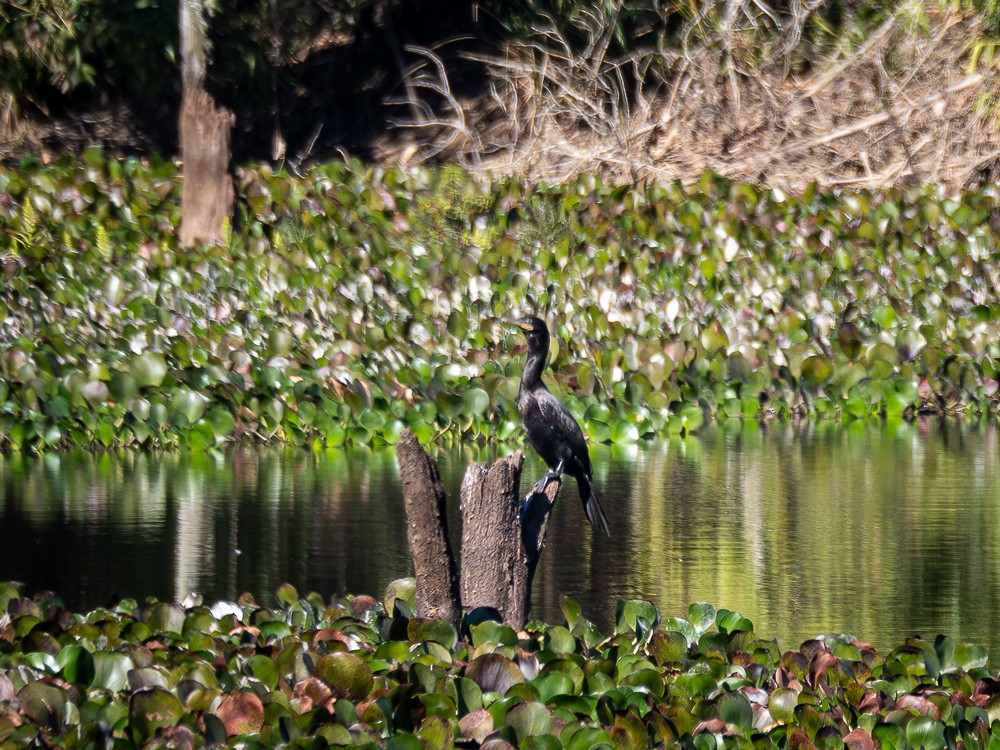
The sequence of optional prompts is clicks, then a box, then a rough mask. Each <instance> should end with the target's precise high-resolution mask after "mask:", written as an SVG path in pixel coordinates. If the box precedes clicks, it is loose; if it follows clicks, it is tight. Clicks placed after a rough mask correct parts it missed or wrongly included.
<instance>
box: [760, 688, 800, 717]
mask: <svg viewBox="0 0 1000 750" xmlns="http://www.w3.org/2000/svg"><path fill="white" fill-rule="evenodd" d="M798 700H799V694H798V692H797V691H795V690H792V689H791V688H778V689H776V690H773V691H772V692H771V696H770V698H768V702H767V707H768V710H769V711H770V712H771V716H773V717H774V720H775V721H780V722H782V723H785V724H788V723H790V722H791V721H792V720H793V719H794V718H795V706H796V705H797V704H798Z"/></svg>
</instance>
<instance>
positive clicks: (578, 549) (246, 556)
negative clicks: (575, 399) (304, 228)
mask: <svg viewBox="0 0 1000 750" xmlns="http://www.w3.org/2000/svg"><path fill="white" fill-rule="evenodd" d="M996 438H997V436H996V429H995V427H994V426H992V425H988V426H983V427H979V426H974V425H955V424H943V425H936V424H935V425H934V426H932V425H930V424H927V423H916V424H912V425H908V424H898V425H895V426H893V427H888V428H884V427H881V426H865V425H861V424H854V425H851V426H850V427H847V428H843V427H839V426H833V425H808V426H805V427H792V426H788V425H771V426H768V427H767V429H766V430H763V431H758V430H757V429H744V428H743V427H742V426H740V425H736V428H735V429H734V430H728V429H708V430H704V431H702V433H701V434H700V435H699V436H698V437H697V438H693V439H688V440H684V441H671V442H666V441H664V442H659V443H654V444H647V445H642V446H638V447H630V448H621V447H607V446H598V447H597V448H595V450H594V459H595V460H594V464H595V479H596V482H597V486H598V488H600V489H601V490H602V496H603V497H604V498H605V499H606V505H607V508H608V513H609V516H610V520H611V526H612V532H613V534H614V538H613V539H611V540H608V539H605V538H603V537H601V538H595V536H594V535H593V534H592V533H591V531H590V529H589V527H588V526H587V525H586V523H585V519H584V517H583V511H582V508H581V507H580V503H579V500H578V497H577V494H576V487H575V486H574V485H573V483H572V482H570V483H569V484H568V485H567V487H566V489H565V490H564V494H563V496H562V499H561V500H560V505H559V507H558V508H557V510H556V513H555V516H554V518H553V522H552V524H551V525H550V532H549V544H548V549H547V550H546V552H545V553H544V554H543V555H542V561H541V565H540V569H539V572H538V575H537V583H536V591H535V592H534V596H533V601H534V602H536V606H537V609H536V611H535V613H534V614H535V615H536V616H538V617H540V618H542V619H545V620H548V621H559V620H560V619H561V614H560V611H559V599H560V596H561V595H562V594H566V595H569V596H571V597H573V598H575V599H577V600H579V601H580V602H581V604H582V605H583V607H584V611H585V612H586V613H587V615H588V616H590V617H591V618H592V619H594V620H595V621H597V622H598V623H600V624H601V625H603V626H604V627H607V626H609V625H610V622H611V620H612V618H613V613H614V606H615V601H616V600H617V599H618V598H646V599H651V600H652V601H654V602H656V603H657V604H658V605H659V607H660V608H661V610H662V611H663V612H664V615H665V616H671V615H683V614H684V613H685V611H686V608H687V605H688V603H690V602H693V601H709V602H712V603H714V604H716V605H717V606H720V607H727V608H729V609H736V610H739V611H741V612H743V613H744V614H745V615H747V616H748V617H750V618H751V619H752V620H753V621H754V622H755V624H756V625H757V630H758V631H759V632H760V633H762V634H765V635H769V636H770V635H773V636H776V637H777V638H778V640H779V643H780V644H781V645H782V646H783V647H786V648H787V647H791V646H794V645H797V644H798V643H799V642H801V641H802V640H804V639H806V638H808V637H812V636H814V635H816V634H819V633H824V632H827V633H829V632H849V633H852V634H854V635H856V636H858V637H861V638H865V639H868V640H871V641H873V642H874V643H875V644H876V645H877V646H879V647H881V648H886V647H888V646H891V645H894V644H896V643H898V642H899V641H900V640H901V639H902V638H903V637H905V636H907V635H910V634H913V633H918V632H919V633H922V634H923V635H925V636H928V637H930V636H933V635H935V634H936V633H938V632H947V633H948V634H950V635H953V636H955V637H958V638H961V639H964V640H968V641H972V642H975V643H979V644H982V645H985V646H988V647H990V648H991V650H993V651H997V648H998V647H1000V633H997V632H994V631H993V629H992V628H991V614H992V612H994V611H996V608H997V605H998V604H1000V583H998V582H1000V575H998V574H1000V523H998V522H1000V481H998V462H997V458H998V456H997V439H996ZM490 458H491V454H490V453H489V451H478V450H476V449H473V448H469V447H459V448H455V449H452V450H447V451H443V452H442V454H441V455H440V456H439V462H440V464H441V470H442V475H443V477H444V481H445V486H446V488H447V490H448V494H449V498H451V500H452V501H453V502H452V508H451V519H452V522H453V524H455V523H457V520H458V518H457V516H458V511H457V508H456V507H455V505H457V496H458V488H459V485H460V482H461V474H462V472H463V471H464V468H465V466H466V465H467V464H468V462H469V461H471V460H474V459H475V460H481V461H486V460H489V459H490ZM544 471H545V467H544V466H542V464H541V462H540V461H538V460H537V459H536V458H535V457H534V456H531V457H530V458H529V460H528V462H527V464H526V467H525V472H526V476H525V481H524V486H525V487H527V483H528V482H529V481H534V480H535V479H537V478H538V477H539V476H541V474H542V473H544ZM0 519H2V523H3V529H4V543H3V544H2V545H0V579H16V580H22V581H25V582H26V583H27V584H28V588H29V589H30V590H37V589H41V588H50V589H54V590H56V591H58V592H60V593H61V594H62V595H63V598H64V600H65V601H66V602H67V604H69V605H70V606H73V607H75V608H90V607H93V606H96V605H99V604H106V603H108V601H109V600H111V599H113V598H114V597H116V596H128V597H135V598H138V599H143V598H145V597H146V596H156V597H158V598H164V599H181V598H183V597H184V596H185V595H186V594H187V593H188V592H190V591H200V592H202V593H203V594H204V595H205V596H206V597H208V598H210V599H214V598H234V597H236V596H237V595H239V594H240V593H242V592H244V591H249V592H252V593H253V594H254V595H255V596H257V597H258V598H261V599H264V600H270V597H271V594H272V592H274V590H275V589H276V588H277V586H278V585H279V584H280V583H282V582H283V581H290V582H291V583H293V584H294V585H295V586H296V587H298V588H299V589H300V590H316V591H319V592H320V593H322V594H324V595H327V596H328V595H330V594H335V593H338V594H339V593H346V592H353V593H362V592H364V593H375V594H379V593H381V592H382V591H383V589H384V587H385V585H386V584H387V583H388V582H389V581H391V580H392V579H394V578H398V577H400V576H404V575H408V574H410V572H411V570H412V566H411V563H410V561H409V555H408V552H407V548H406V536H405V524H404V521H403V507H402V498H401V495H400V488H399V479H398V475H397V472H396V468H395V458H394V454H393V452H392V450H391V449H387V450H380V451H371V450H367V449H353V450H349V451H340V452H329V453H320V454H314V453H311V452H308V451H296V450H267V451H249V450H244V451H236V452H232V453H228V454H225V455H219V454H215V455H211V454H207V455H202V454H184V455H180V454H177V455H165V456H163V455H146V454H126V453H123V454H106V455H100V456H97V457H95V456H93V455H91V454H88V453H67V454H59V455H55V454H53V455H46V456H43V457H41V458H38V457H30V456H19V455H8V456H0ZM452 534H453V537H454V538H455V539H456V540H457V539H458V538H459V533H458V529H457V526H454V527H453V529H452Z"/></svg>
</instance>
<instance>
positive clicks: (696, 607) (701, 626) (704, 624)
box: [688, 602, 717, 635]
mask: <svg viewBox="0 0 1000 750" xmlns="http://www.w3.org/2000/svg"><path fill="white" fill-rule="evenodd" d="M716 614H717V611H716V609H715V607H714V606H712V605H711V604H708V603H707V602H696V603H694V604H691V605H689V606H688V620H689V621H690V622H691V627H693V628H694V631H695V633H696V634H697V635H701V634H702V633H704V632H705V631H706V630H708V629H709V628H710V627H712V626H713V625H714V624H715V617H716Z"/></svg>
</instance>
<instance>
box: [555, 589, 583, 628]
mask: <svg viewBox="0 0 1000 750" xmlns="http://www.w3.org/2000/svg"><path fill="white" fill-rule="evenodd" d="M559 608H560V609H561V610H562V613H563V617H565V618H566V627H568V628H569V629H570V631H571V632H576V626H577V624H578V623H579V622H580V620H581V619H582V618H583V610H582V609H581V608H580V605H579V604H577V602H576V601H575V600H573V599H570V598H569V597H568V596H565V595H564V596H561V597H560V598H559Z"/></svg>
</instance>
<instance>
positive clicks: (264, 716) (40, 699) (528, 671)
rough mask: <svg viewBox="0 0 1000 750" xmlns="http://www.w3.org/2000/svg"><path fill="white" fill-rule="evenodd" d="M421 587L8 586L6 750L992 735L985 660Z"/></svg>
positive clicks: (634, 608) (916, 741)
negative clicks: (457, 621)
mask: <svg viewBox="0 0 1000 750" xmlns="http://www.w3.org/2000/svg"><path fill="white" fill-rule="evenodd" d="M413 597H414V588H413V583H412V580H406V579H401V580H399V581H396V582H394V583H393V584H391V585H390V586H389V589H388V590H387V592H386V596H385V597H384V598H383V599H382V600H376V599H374V598H372V597H368V596H357V597H353V598H348V599H338V600H334V601H331V602H326V601H324V600H323V598H322V597H320V596H319V595H318V594H315V593H311V594H309V595H308V596H299V594H298V593H297V592H296V591H295V589H294V588H293V587H292V586H290V585H288V584H285V585H283V586H282V587H280V588H279V589H278V591H277V599H276V603H275V604H274V606H266V605H260V604H257V603H256V602H255V601H254V599H253V597H251V596H250V595H243V596H242V597H240V599H239V600H238V601H237V602H216V603H207V602H202V601H201V600H200V599H199V598H198V597H197V596H192V597H189V599H188V600H186V601H185V602H183V603H169V602H160V601H156V600H152V599H151V600H148V601H146V602H145V603H142V604H140V603H137V602H135V601H121V602H118V603H117V604H114V605H112V606H110V607H108V608H98V609H95V610H92V611H90V612H79V613H78V612H71V611H68V610H67V609H65V608H64V607H62V606H61V603H60V601H59V599H58V597H57V596H56V595H54V594H51V593H44V594H39V595H36V596H34V597H25V596H23V595H22V593H21V592H20V590H19V589H18V587H17V586H16V585H11V584H0V605H2V609H3V610H4V611H5V612H6V613H7V614H5V615H4V616H3V618H2V619H0V748H15V747H24V746H26V745H32V744H40V745H45V746H46V747H61V748H68V749H69V748H94V747H107V746H111V745H112V744H113V745H114V746H115V747H122V748H129V747H181V748H199V747H205V746H208V745H212V744H215V743H219V744H221V743H228V744H229V745H233V746H239V747H244V748H257V747H273V746H275V745H277V744H279V743H280V744H284V743H287V744H288V745H289V746H291V747H304V748H320V747H329V746H335V747H336V746H343V745H351V746H354V747H383V746H385V747H389V748H424V747H433V748H448V747H454V746H456V743H457V742H458V741H459V740H464V741H466V742H469V741H471V742H476V743H483V744H482V745H481V746H482V747H490V748H494V749H497V750H499V749H500V748H509V747H527V748H581V750H582V749H584V748H586V749H587V750H590V749H592V748H598V747H609V748H644V747H649V746H650V743H652V744H653V745H655V746H657V747H668V748H669V747H674V748H680V747H684V748H696V749H697V750H703V749H704V748H710V749H712V750H715V749H716V748H722V747H735V748H751V747H753V748H784V747H795V748H823V747H843V746H845V745H846V746H847V747H849V748H862V749H863V748H869V749H870V748H873V747H878V746H880V747H894V748H911V747H912V748H924V749H926V750H943V748H945V747H954V746H956V745H964V746H965V747H975V748H984V749H985V748H987V747H990V746H992V744H993V742H995V740H993V739H992V737H993V736H995V735H996V734H997V733H1000V727H998V726H997V725H996V723H995V722H996V719H995V718H994V717H993V708H994V704H995V702H996V695H995V694H996V680H995V679H994V678H993V673H992V672H990V671H989V670H988V668H987V654H986V652H985V651H984V650H983V649H981V648H978V647H976V646H973V645H968V644H965V643H956V642H955V641H953V640H952V639H950V638H947V637H943V636H942V637H938V638H936V639H935V640H933V641H925V640H921V639H920V638H917V637H914V638H910V639H907V641H906V642H905V643H903V644H900V645H899V646H898V647H896V648H893V649H892V650H891V651H889V652H888V653H886V654H885V655H881V654H878V653H877V652H876V651H875V649H874V648H872V647H871V645H869V644H867V643H864V642H862V641H859V640H857V639H855V638H853V637H852V636H849V635H830V636H822V637H819V638H817V639H814V640H809V641H806V642H805V643H803V644H802V645H801V646H800V647H799V648H798V649H795V650H788V651H782V650H781V646H780V645H779V644H778V643H776V642H775V641H774V640H772V639H768V638H767V637H766V636H763V635H760V634H757V633H755V632H754V628H753V623H752V622H750V620H748V619H747V618H746V617H744V616H743V615H741V614H740V613H738V612H734V611H730V610H725V609H716V608H715V607H713V606H712V605H710V604H705V603H698V604H692V605H691V606H690V607H688V610H687V616H686V617H672V618H669V619H662V618H661V615H660V612H659V611H658V609H657V608H656V607H655V606H654V605H652V604H650V603H649V602H644V601H620V602H619V603H618V606H617V609H616V615H615V617H616V625H615V627H614V630H613V632H611V633H602V632H601V631H600V630H598V629H597V628H596V627H594V626H593V625H592V624H591V623H590V622H589V621H588V620H587V619H586V617H584V614H583V613H582V612H581V610H580V607H579V606H578V605H577V604H576V603H575V602H573V601H572V600H569V599H564V600H563V605H562V609H563V614H564V618H565V621H564V622H563V623H561V624H557V625H550V624H545V623H539V622H532V623H530V624H529V625H528V627H527V628H526V629H525V630H524V631H521V632H515V631H514V630H513V629H511V628H509V627H506V626H504V625H501V624H500V623H498V622H495V621H493V620H491V619H489V616H488V613H486V612H484V611H482V610H476V611H474V612H472V613H470V614H469V615H468V617H467V618H466V621H465V623H464V624H463V626H462V629H461V632H459V631H458V630H456V628H455V627H454V626H452V625H450V624H448V623H445V622H441V621H433V620H427V619H421V618H419V617H416V616H415V614H414V611H415V602H414V598H413Z"/></svg>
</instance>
